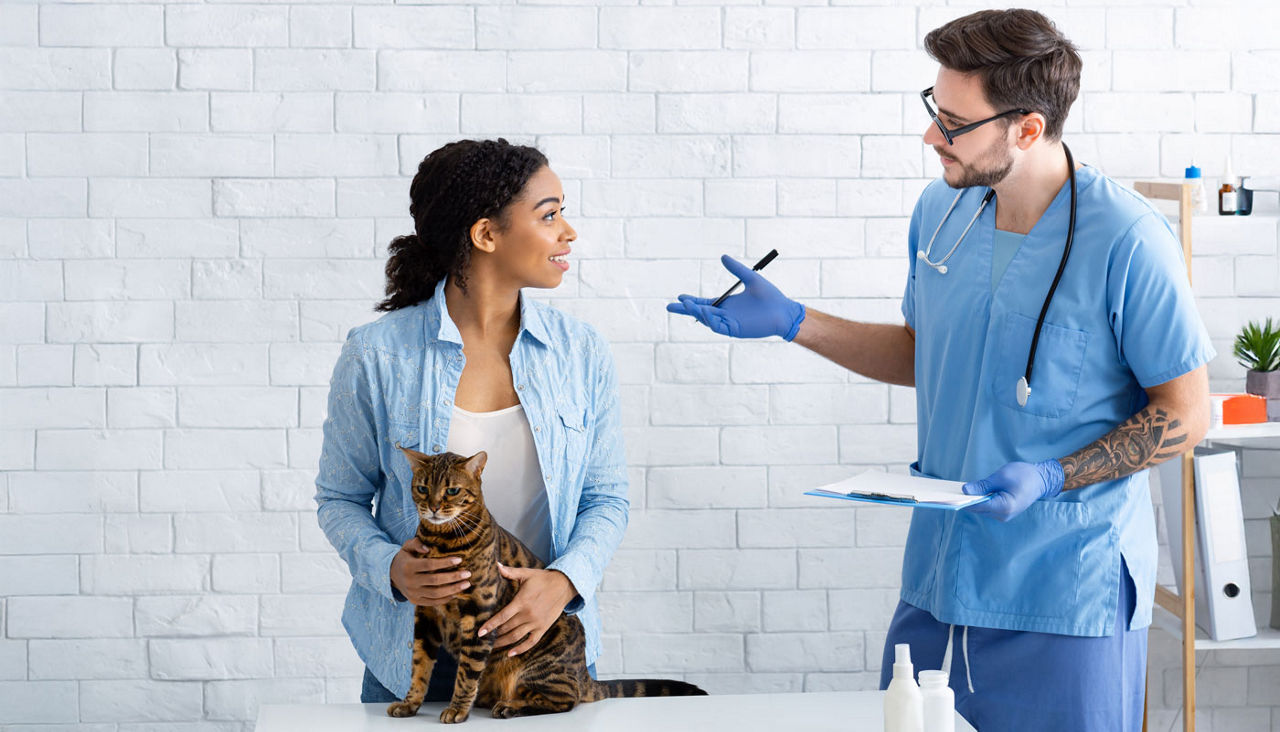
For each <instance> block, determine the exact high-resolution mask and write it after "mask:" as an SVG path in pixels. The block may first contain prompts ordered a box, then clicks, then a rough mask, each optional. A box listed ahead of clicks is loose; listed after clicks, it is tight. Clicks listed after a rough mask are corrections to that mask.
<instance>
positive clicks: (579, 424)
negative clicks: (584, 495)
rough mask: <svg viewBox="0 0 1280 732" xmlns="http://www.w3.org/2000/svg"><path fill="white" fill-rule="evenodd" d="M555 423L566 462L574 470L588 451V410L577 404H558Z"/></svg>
mask: <svg viewBox="0 0 1280 732" xmlns="http://www.w3.org/2000/svg"><path fill="white" fill-rule="evenodd" d="M555 423H556V425H557V426H558V428H559V429H558V432H559V433H560V434H559V437H560V442H561V444H562V445H563V446H564V452H565V458H566V462H567V463H568V466H569V468H570V470H572V469H573V468H574V467H575V466H576V465H579V464H581V462H582V458H583V456H584V455H585V454H586V451H587V409H586V407H585V406H583V405H581V404H578V403H576V402H571V401H562V402H557V403H556V420H555Z"/></svg>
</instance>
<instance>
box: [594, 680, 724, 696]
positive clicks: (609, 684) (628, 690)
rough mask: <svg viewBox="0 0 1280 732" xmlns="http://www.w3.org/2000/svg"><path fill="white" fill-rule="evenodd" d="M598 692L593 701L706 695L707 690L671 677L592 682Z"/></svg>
mask: <svg viewBox="0 0 1280 732" xmlns="http://www.w3.org/2000/svg"><path fill="white" fill-rule="evenodd" d="M592 683H593V684H594V685H595V689H594V691H595V692H596V693H595V694H594V695H593V696H595V698H594V699H592V701H596V700H598V699H613V698H618V697H636V696H706V695H707V692H705V691H703V690H702V689H699V688H698V687H696V686H694V685H693V684H690V683H686V682H684V681H674V680H671V679H613V680H611V681H596V682H592Z"/></svg>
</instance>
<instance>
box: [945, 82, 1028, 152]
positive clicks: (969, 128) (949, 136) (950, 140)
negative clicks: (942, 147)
mask: <svg viewBox="0 0 1280 732" xmlns="http://www.w3.org/2000/svg"><path fill="white" fill-rule="evenodd" d="M931 96H933V87H929V88H928V89H925V90H924V91H922V92H920V101H922V102H924V108H925V109H926V110H928V112H929V117H930V118H932V119H933V123H934V124H935V125H937V126H938V130H939V131H941V132H942V136H943V137H944V138H946V140H947V144H948V145H954V144H955V141H956V138H957V137H959V136H961V135H963V134H964V133H966V132H973V131H974V130H976V129H978V128H979V127H981V126H983V125H985V124H986V123H988V122H994V121H996V120H998V119H1000V118H1001V117H1008V116H1009V115H1012V114H1031V110H1028V109H1010V110H1009V111H1007V112H1001V113H1000V114H997V115H994V116H992V117H987V118H986V119H980V120H978V121H977V122H973V123H970V124H967V125H965V126H963V127H957V128H955V129H954V130H949V129H947V127H946V125H944V124H942V120H940V119H938V113H937V112H936V111H934V109H933V105H932V104H930V103H929V97H931Z"/></svg>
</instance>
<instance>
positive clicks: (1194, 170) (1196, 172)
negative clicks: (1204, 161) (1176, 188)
mask: <svg viewBox="0 0 1280 732" xmlns="http://www.w3.org/2000/svg"><path fill="white" fill-rule="evenodd" d="M1186 176H1187V177H1188V178H1199V177H1200V168H1199V167H1198V166H1196V165H1189V166H1187V172H1186Z"/></svg>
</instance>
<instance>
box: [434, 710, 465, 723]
mask: <svg viewBox="0 0 1280 732" xmlns="http://www.w3.org/2000/svg"><path fill="white" fill-rule="evenodd" d="M470 716H471V710H470V709H464V708H462V707H447V708H446V709H445V710H444V711H443V712H440V723H441V724H459V723H461V722H465V721H467V717H470Z"/></svg>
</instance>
